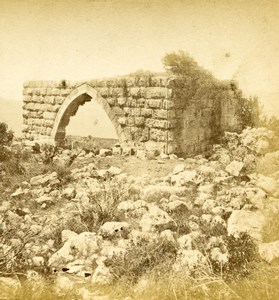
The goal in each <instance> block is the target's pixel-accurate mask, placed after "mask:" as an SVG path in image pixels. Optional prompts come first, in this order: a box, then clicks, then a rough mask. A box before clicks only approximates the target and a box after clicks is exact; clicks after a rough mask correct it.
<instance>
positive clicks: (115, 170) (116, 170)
mask: <svg viewBox="0 0 279 300" xmlns="http://www.w3.org/2000/svg"><path fill="white" fill-rule="evenodd" d="M108 172H109V173H110V174H111V175H113V176H115V175H119V174H121V173H122V170H121V169H120V168H117V167H110V168H109V169H108Z"/></svg>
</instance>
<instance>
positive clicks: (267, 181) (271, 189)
mask: <svg viewBox="0 0 279 300" xmlns="http://www.w3.org/2000/svg"><path fill="white" fill-rule="evenodd" d="M255 184H256V185H257V186H258V187H260V188H261V189H262V190H264V191H265V192H267V193H269V194H270V195H272V196H273V197H278V196H279V184H278V182H277V181H276V180H275V179H273V178H272V177H268V176H264V175H262V174H257V175H256V182H255Z"/></svg>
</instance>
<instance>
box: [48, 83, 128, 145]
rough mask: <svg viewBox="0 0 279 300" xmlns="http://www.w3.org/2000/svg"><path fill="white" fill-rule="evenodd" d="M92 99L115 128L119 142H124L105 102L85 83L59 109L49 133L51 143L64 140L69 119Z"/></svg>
mask: <svg viewBox="0 0 279 300" xmlns="http://www.w3.org/2000/svg"><path fill="white" fill-rule="evenodd" d="M92 99H93V101H94V100H96V101H97V103H99V104H100V106H101V107H102V108H103V109H104V111H105V112H106V113H107V115H108V117H109V119H110V121H111V122H112V124H113V126H114V128H115V131H116V133H117V135H118V138H119V141H120V142H123V141H125V140H126V139H125V135H124V132H123V129H122V128H121V126H120V124H119V123H118V120H117V117H116V115H115V113H114V112H113V110H112V109H111V107H110V106H109V104H108V103H107V101H106V100H105V99H104V98H103V97H101V96H100V95H99V93H98V91H96V90H95V89H94V88H93V87H92V86H90V85H89V84H87V83H86V84H83V85H81V86H79V87H77V88H76V89H74V90H73V91H72V92H71V93H70V94H69V95H68V97H67V98H66V99H65V100H64V102H63V104H62V105H61V107H60V108H59V111H58V112H57V115H56V117H55V121H54V125H53V129H52V131H51V140H52V141H53V142H55V143H58V144H59V143H61V142H62V141H63V140H64V138H65V135H66V130H65V129H66V127H67V125H68V124H69V122H70V118H71V117H72V116H74V115H75V114H76V112H77V111H78V108H79V106H80V105H84V104H85V102H88V101H92Z"/></svg>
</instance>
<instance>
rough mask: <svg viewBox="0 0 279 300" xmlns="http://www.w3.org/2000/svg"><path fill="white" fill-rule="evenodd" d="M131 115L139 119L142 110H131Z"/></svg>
mask: <svg viewBox="0 0 279 300" xmlns="http://www.w3.org/2000/svg"><path fill="white" fill-rule="evenodd" d="M130 114H131V116H136V117H139V116H140V108H131V110H130Z"/></svg>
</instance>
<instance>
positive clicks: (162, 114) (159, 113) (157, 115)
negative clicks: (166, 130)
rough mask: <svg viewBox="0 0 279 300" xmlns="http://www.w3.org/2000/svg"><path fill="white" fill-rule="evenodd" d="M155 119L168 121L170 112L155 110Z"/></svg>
mask: <svg viewBox="0 0 279 300" xmlns="http://www.w3.org/2000/svg"><path fill="white" fill-rule="evenodd" d="M153 118H156V119H168V111H167V110H165V109H154V111H153Z"/></svg>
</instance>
